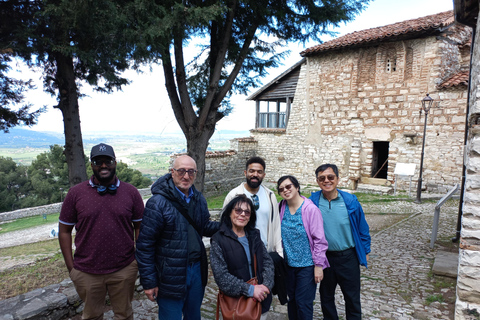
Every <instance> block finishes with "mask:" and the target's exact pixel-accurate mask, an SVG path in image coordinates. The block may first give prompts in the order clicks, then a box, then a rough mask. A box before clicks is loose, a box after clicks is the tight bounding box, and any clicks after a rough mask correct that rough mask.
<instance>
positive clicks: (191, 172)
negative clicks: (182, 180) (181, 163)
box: [173, 168, 197, 177]
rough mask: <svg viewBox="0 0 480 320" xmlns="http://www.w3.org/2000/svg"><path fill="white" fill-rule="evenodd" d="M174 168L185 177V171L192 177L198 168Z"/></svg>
mask: <svg viewBox="0 0 480 320" xmlns="http://www.w3.org/2000/svg"><path fill="white" fill-rule="evenodd" d="M173 170H175V171H176V172H177V173H178V174H179V175H180V177H183V176H184V175H185V173H188V175H189V176H190V177H192V176H194V175H196V174H197V170H194V169H188V170H185V169H175V168H173Z"/></svg>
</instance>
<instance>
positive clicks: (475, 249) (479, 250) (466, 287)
mask: <svg viewBox="0 0 480 320" xmlns="http://www.w3.org/2000/svg"><path fill="white" fill-rule="evenodd" d="M479 45H480V25H479V24H477V32H476V37H475V46H474V49H473V56H472V61H473V63H472V68H471V70H470V73H471V75H470V79H471V83H470V102H469V105H470V111H469V114H468V124H469V126H468V138H467V144H466V148H465V154H466V157H465V159H466V163H465V165H466V169H467V172H466V175H465V190H464V192H465V194H464V201H463V216H462V231H461V238H460V252H459V263H458V278H457V300H456V305H455V319H458V320H460V319H478V318H479V314H480V125H479V124H480V122H479V119H480V65H479V64H478V61H480V46H479Z"/></svg>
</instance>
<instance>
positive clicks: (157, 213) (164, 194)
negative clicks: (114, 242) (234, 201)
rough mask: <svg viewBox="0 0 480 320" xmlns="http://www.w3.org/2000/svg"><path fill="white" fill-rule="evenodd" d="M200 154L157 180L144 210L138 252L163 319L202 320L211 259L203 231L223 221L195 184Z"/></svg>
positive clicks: (186, 158) (148, 292)
mask: <svg viewBox="0 0 480 320" xmlns="http://www.w3.org/2000/svg"><path fill="white" fill-rule="evenodd" d="M196 173H197V165H196V163H195V160H193V159H192V158H191V157H189V156H186V155H184V156H180V157H178V158H177V159H176V160H175V162H174V163H173V168H172V169H171V173H168V174H166V175H164V176H163V177H161V178H159V179H158V180H157V181H156V182H155V183H154V184H153V186H152V194H153V196H152V197H151V198H150V199H149V200H148V202H147V204H146V206H145V211H144V213H143V223H142V225H141V227H140V235H139V237H138V240H137V251H136V257H137V262H138V270H139V272H140V281H141V284H142V286H143V289H144V290H145V294H146V295H147V297H148V298H149V299H150V300H151V301H155V300H156V301H157V303H158V314H159V318H160V319H172V320H175V319H178V320H180V319H182V314H183V319H188V320H190V319H195V320H200V318H201V317H200V307H201V305H202V300H203V296H204V293H205V286H206V284H207V275H208V265H207V255H206V251H205V246H204V245H203V242H202V237H203V236H208V237H210V236H212V235H213V234H214V233H215V232H216V231H217V230H218V228H219V223H218V222H214V221H210V213H209V211H208V207H207V201H206V200H205V198H204V197H203V195H202V194H201V193H200V192H199V191H197V190H196V189H195V187H194V186H193V183H194V182H195V177H196Z"/></svg>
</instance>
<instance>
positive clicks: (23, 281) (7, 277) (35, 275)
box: [0, 250, 68, 300]
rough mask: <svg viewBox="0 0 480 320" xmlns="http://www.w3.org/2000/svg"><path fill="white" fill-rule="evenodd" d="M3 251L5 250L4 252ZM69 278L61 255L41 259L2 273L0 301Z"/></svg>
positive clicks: (0, 276)
mask: <svg viewBox="0 0 480 320" xmlns="http://www.w3.org/2000/svg"><path fill="white" fill-rule="evenodd" d="M2 251H3V250H2ZM67 278H68V270H67V268H66V267H65V263H64V262H63V256H62V254H61V253H57V254H55V255H54V256H52V257H49V258H45V259H39V260H37V262H36V263H35V264H32V265H29V266H26V267H21V268H14V269H9V270H7V271H4V272H1V273H0V300H3V299H7V298H10V297H14V296H17V295H19V294H23V293H27V292H29V291H31V290H33V289H35V288H43V287H46V286H48V285H51V284H54V283H59V282H61V281H62V280H64V279H67Z"/></svg>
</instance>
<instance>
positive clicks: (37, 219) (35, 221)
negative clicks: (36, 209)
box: [0, 213, 60, 234]
mask: <svg viewBox="0 0 480 320" xmlns="http://www.w3.org/2000/svg"><path fill="white" fill-rule="evenodd" d="M59 216H60V213H52V214H47V216H46V217H47V219H43V216H40V215H36V216H33V217H26V218H21V219H17V220H13V221H11V222H5V223H2V224H0V228H1V229H0V234H3V233H7V232H11V231H18V230H23V229H28V228H32V227H36V226H40V225H42V224H47V223H52V222H58V217H59Z"/></svg>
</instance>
